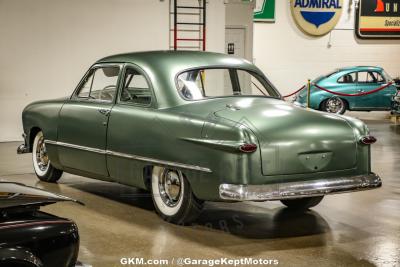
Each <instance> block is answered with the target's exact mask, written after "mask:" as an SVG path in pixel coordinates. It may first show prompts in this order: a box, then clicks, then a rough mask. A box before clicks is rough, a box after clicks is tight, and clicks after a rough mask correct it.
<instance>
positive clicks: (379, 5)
mask: <svg viewBox="0 0 400 267" xmlns="http://www.w3.org/2000/svg"><path fill="white" fill-rule="evenodd" d="M357 14H358V15H357V21H356V31H357V35H358V36H359V37H360V38H400V0H360V3H359V7H358V9H357Z"/></svg>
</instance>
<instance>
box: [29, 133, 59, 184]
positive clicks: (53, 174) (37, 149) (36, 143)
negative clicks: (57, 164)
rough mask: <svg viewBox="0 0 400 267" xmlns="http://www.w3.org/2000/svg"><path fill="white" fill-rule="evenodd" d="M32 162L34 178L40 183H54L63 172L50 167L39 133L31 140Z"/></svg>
mask: <svg viewBox="0 0 400 267" xmlns="http://www.w3.org/2000/svg"><path fill="white" fill-rule="evenodd" d="M32 161H33V168H34V170H35V173H36V176H37V177H38V178H39V179H40V180H41V181H44V182H49V183H55V182H57V181H58V180H59V179H60V177H61V175H62V173H63V172H62V171H61V170H59V169H56V168H54V167H53V166H52V165H51V162H50V159H49V156H48V155H47V149H46V144H45V143H44V136H43V132H41V131H40V132H38V133H37V134H36V136H35V139H34V140H33V147H32Z"/></svg>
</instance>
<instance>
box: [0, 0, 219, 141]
mask: <svg viewBox="0 0 400 267" xmlns="http://www.w3.org/2000/svg"><path fill="white" fill-rule="evenodd" d="M207 11H208V21H207V22H208V25H212V27H210V26H209V27H208V32H207V38H208V42H207V45H208V50H210V51H216V52H223V51H224V32H225V5H224V1H223V0H213V1H209V3H208V7H207ZM169 30H170V29H169V1H168V0H163V1H160V0H85V1H82V0H35V1H32V0H18V1H15V0H0V122H1V128H0V129H1V131H0V141H13V140H22V138H21V133H22V122H21V112H22V110H23V108H24V107H25V106H26V105H27V104H28V103H30V102H33V101H36V100H41V99H50V98H57V97H64V96H68V95H70V94H71V92H72V91H73V89H74V88H75V86H76V85H77V83H78V82H79V80H80V79H81V77H82V76H83V74H84V73H85V71H86V70H87V69H88V68H89V67H90V65H91V64H93V63H94V62H95V61H96V60H98V59H100V58H102V57H104V56H107V55H111V54H116V53H124V52H130V51H146V50H160V49H162V50H167V49H169Z"/></svg>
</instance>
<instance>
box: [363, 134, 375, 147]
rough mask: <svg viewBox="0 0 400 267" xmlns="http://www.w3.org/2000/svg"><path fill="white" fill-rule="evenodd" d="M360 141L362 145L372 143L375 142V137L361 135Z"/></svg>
mask: <svg viewBox="0 0 400 267" xmlns="http://www.w3.org/2000/svg"><path fill="white" fill-rule="evenodd" d="M360 142H361V143H363V144H364V145H372V144H373V143H375V142H376V138H375V137H373V136H371V135H367V136H363V137H361V139H360Z"/></svg>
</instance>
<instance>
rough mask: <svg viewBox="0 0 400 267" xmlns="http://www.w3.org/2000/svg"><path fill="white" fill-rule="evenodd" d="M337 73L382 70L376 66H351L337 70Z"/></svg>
mask: <svg viewBox="0 0 400 267" xmlns="http://www.w3.org/2000/svg"><path fill="white" fill-rule="evenodd" d="M338 70H339V71H349V70H354V71H363V70H364V71H381V70H383V68H381V67H377V66H351V67H343V68H340V69H338Z"/></svg>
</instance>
